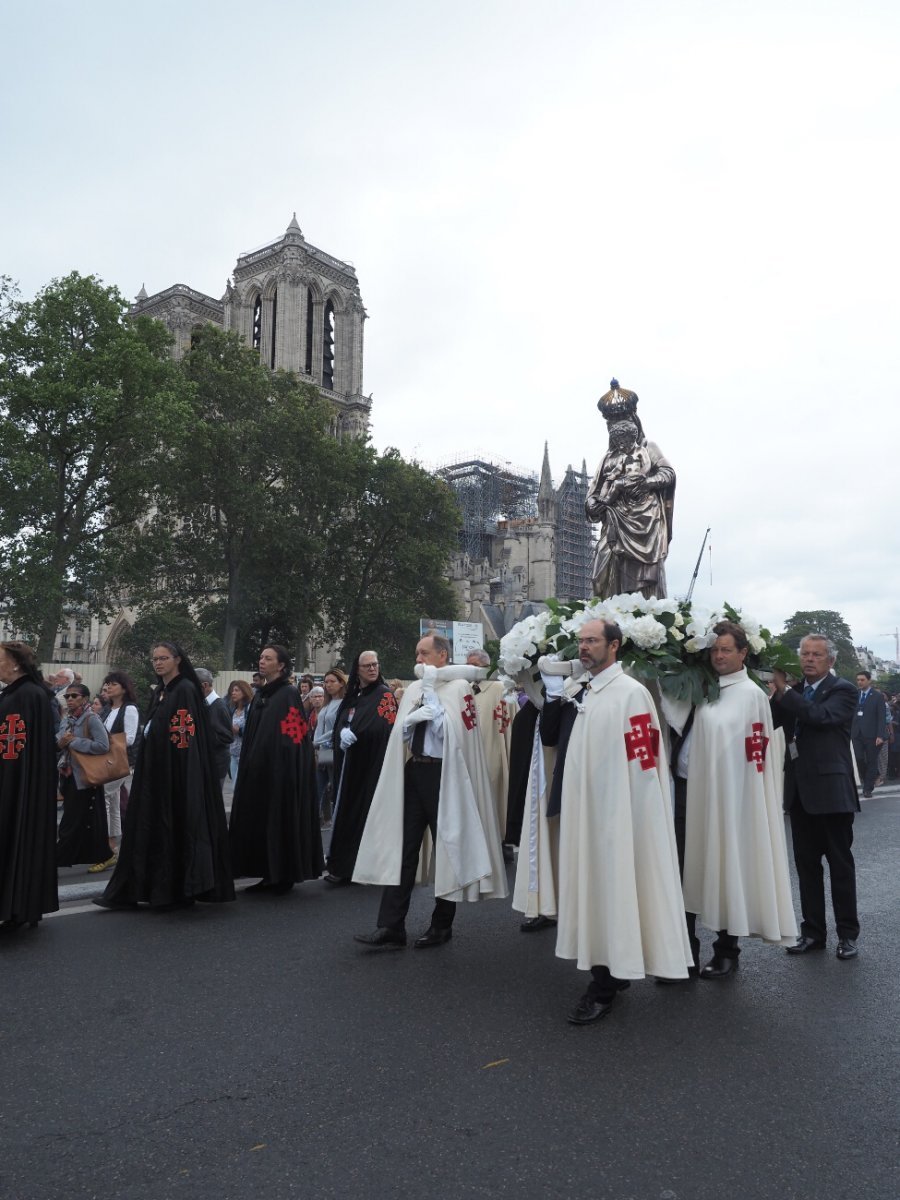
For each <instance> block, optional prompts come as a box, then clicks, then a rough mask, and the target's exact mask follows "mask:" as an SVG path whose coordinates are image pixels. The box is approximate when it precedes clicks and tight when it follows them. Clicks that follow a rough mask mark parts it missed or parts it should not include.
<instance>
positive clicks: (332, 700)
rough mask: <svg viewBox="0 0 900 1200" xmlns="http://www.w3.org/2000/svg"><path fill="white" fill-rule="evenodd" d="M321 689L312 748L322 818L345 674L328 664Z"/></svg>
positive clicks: (331, 779)
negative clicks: (322, 698)
mask: <svg viewBox="0 0 900 1200" xmlns="http://www.w3.org/2000/svg"><path fill="white" fill-rule="evenodd" d="M322 687H323V688H324V689H325V697H326V701H325V706H324V708H323V709H322V711H321V712H320V713H319V719H318V720H317V721H316V732H315V734H314V735H313V749H314V750H315V752H316V785H317V788H318V794H319V820H320V821H324V819H325V805H326V803H327V802H328V797H329V796H331V797H332V798H333V797H334V750H333V749H332V745H331V743H332V739H333V737H334V722H335V720H336V718H337V715H338V709H339V708H340V707H341V701H342V700H343V698H344V694H345V693H346V691H347V676H346V675H345V674H344V672H343V671H342V670H341V669H340V667H330V668H329V669H328V670H327V671H326V672H325V678H324V679H323V680H322Z"/></svg>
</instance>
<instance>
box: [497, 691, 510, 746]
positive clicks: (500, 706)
mask: <svg viewBox="0 0 900 1200" xmlns="http://www.w3.org/2000/svg"><path fill="white" fill-rule="evenodd" d="M494 724H495V725H496V726H497V731H498V733H499V734H500V735H501V737H502V736H503V734H504V733H506V730H507V728H508V726H509V709H508V708H507V707H506V705H505V704H504V703H503V701H502V700H499V701H498V702H497V707H496V708H495V709H494Z"/></svg>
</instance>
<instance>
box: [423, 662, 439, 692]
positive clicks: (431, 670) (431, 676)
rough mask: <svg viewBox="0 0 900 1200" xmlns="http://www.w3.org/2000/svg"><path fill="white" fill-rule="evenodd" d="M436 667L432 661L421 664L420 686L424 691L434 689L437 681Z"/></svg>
mask: <svg viewBox="0 0 900 1200" xmlns="http://www.w3.org/2000/svg"><path fill="white" fill-rule="evenodd" d="M437 677H438V669H437V667H436V666H434V664H433V663H423V664H422V688H423V690H424V691H430V692H433V691H434V685H435V684H436V683H437Z"/></svg>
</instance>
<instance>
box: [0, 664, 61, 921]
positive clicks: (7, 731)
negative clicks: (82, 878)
mask: <svg viewBox="0 0 900 1200" xmlns="http://www.w3.org/2000/svg"><path fill="white" fill-rule="evenodd" d="M50 703H51V701H50V695H49V693H48V691H47V689H46V688H45V687H44V686H43V685H42V684H40V683H36V682H35V681H34V680H33V679H29V678H27V677H25V678H22V679H17V680H16V681H15V683H11V684H9V686H8V687H7V688H5V689H4V691H3V693H2V694H0V921H12V922H15V923H17V924H18V923H19V922H23V921H27V922H31V921H39V920H40V919H41V915H42V914H43V913H47V912H56V910H57V909H58V908H59V901H58V899H57V893H56V759H57V756H58V753H59V752H58V750H57V748H56V739H55V737H54V734H53V716H52V713H51V710H50Z"/></svg>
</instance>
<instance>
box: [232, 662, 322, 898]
mask: <svg viewBox="0 0 900 1200" xmlns="http://www.w3.org/2000/svg"><path fill="white" fill-rule="evenodd" d="M259 670H260V673H261V674H262V676H263V678H264V679H265V684H264V685H263V687H261V688H260V690H259V691H258V692H257V693H256V696H255V697H254V700H253V703H252V704H251V705H250V711H249V714H248V716H247V721H246V724H245V726H244V745H243V749H242V750H241V770H240V774H239V776H238V782H237V787H236V788H235V793H234V801H233V803H232V807H231V827H230V830H229V836H230V840H231V854H232V860H233V862H234V873H235V875H236V876H242V875H243V876H252V877H256V876H261V878H260V880H259V883H256V884H253V886H252V887H249V888H247V891H248V892H266V891H271V892H274V893H275V894H276V895H282V894H284V893H285V892H289V891H290V890H291V888H292V887H293V886H294V884H295V883H301V882H302V881H303V880H304V879H317V878H318V877H319V876H320V875H321V874H322V866H323V861H322V836H321V834H320V832H319V820H318V805H317V803H316V780H315V771H314V759H313V750H312V746H311V745H310V742H309V739H308V737H307V733H308V722H307V719H306V715H305V713H304V711H303V701H302V700H301V698H300V693H299V691H298V690H297V688H295V687H294V685H293V683H292V682H291V657H290V655H289V654H288V652H287V650H286V649H285V648H284V646H279V645H268V646H264V647H263V648H262V650H261V651H260V654H259Z"/></svg>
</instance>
